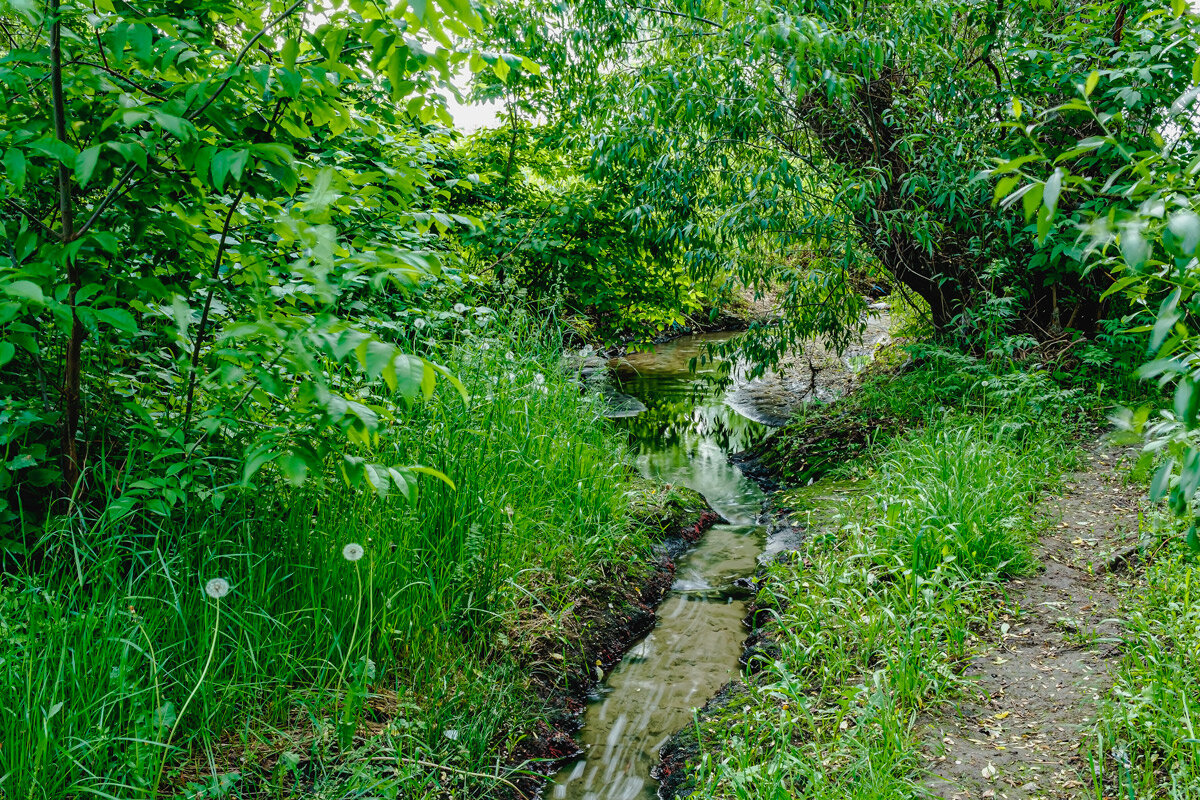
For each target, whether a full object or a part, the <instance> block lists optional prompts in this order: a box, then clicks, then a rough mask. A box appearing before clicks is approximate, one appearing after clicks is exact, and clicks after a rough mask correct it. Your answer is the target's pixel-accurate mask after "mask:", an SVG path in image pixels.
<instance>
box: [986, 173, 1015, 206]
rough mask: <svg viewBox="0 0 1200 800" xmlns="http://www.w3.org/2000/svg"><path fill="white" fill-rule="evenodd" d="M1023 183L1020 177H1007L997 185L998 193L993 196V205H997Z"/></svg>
mask: <svg viewBox="0 0 1200 800" xmlns="http://www.w3.org/2000/svg"><path fill="white" fill-rule="evenodd" d="M1020 182H1021V177H1020V176H1019V175H1007V176H1005V177H1003V178H1001V179H1000V181H999V182H998V183H997V184H996V191H995V193H994V194H993V195H992V204H993V205H995V204H996V203H999V202H1000V201H1001V200H1003V199H1004V198H1005V197H1007V196H1008V193H1009V192H1011V191H1012V190H1013V187H1014V186H1016V185H1017V184H1018V183H1020Z"/></svg>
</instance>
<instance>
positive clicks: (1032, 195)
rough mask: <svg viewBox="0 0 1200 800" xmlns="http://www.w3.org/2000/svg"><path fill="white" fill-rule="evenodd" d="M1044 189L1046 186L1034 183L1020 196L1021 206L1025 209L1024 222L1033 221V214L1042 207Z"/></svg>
mask: <svg viewBox="0 0 1200 800" xmlns="http://www.w3.org/2000/svg"><path fill="white" fill-rule="evenodd" d="M1045 189H1046V184H1044V183H1035V184H1034V185H1033V186H1031V187H1029V191H1027V192H1026V193H1025V194H1024V195H1022V196H1021V206H1022V208H1024V209H1025V221H1026V222H1028V221H1029V220H1031V219H1033V215H1034V212H1036V211H1037V210H1038V208H1039V207H1040V206H1041V205H1042V193H1043V192H1044V191H1045Z"/></svg>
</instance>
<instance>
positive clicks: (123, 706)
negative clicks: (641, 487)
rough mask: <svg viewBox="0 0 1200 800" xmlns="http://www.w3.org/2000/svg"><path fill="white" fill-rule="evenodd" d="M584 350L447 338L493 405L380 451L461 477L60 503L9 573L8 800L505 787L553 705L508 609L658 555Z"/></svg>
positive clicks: (471, 407)
mask: <svg viewBox="0 0 1200 800" xmlns="http://www.w3.org/2000/svg"><path fill="white" fill-rule="evenodd" d="M560 353H561V346H560V342H559V340H558V339H557V337H556V336H553V335H544V334H537V335H534V334H530V333H528V332H527V329H522V328H520V327H517V328H515V329H512V330H508V331H501V330H492V331H490V332H488V333H487V334H486V335H480V336H475V337H473V338H470V339H468V340H466V341H464V342H462V343H460V344H459V345H457V346H456V347H454V348H452V349H448V350H445V351H444V352H442V353H440V354H439V356H438V357H439V359H440V360H441V361H442V362H443V363H445V364H446V365H447V366H448V367H449V368H450V369H451V370H452V371H453V372H454V373H455V374H457V375H459V376H461V378H462V380H463V382H464V383H465V385H466V389H467V392H468V393H469V396H470V401H469V402H466V401H464V399H463V398H462V397H460V396H459V395H458V394H457V393H455V392H441V391H439V392H437V393H435V394H434V395H433V397H432V398H430V399H429V400H428V401H427V402H424V403H420V404H417V405H415V406H413V407H412V408H411V409H410V410H409V412H408V419H407V420H405V424H403V425H401V426H398V431H397V434H396V436H395V438H394V439H392V440H390V441H382V442H378V443H377V447H378V448H379V449H380V450H381V451H385V450H386V451H389V452H390V453H391V455H390V456H389V458H392V459H393V460H399V462H400V463H422V464H426V465H428V466H431V467H435V468H437V469H438V470H440V471H442V472H444V473H445V474H446V475H447V476H449V477H450V479H451V480H453V481H454V482H455V484H456V485H455V487H454V488H451V487H449V486H447V485H445V484H443V483H441V482H439V481H437V480H435V479H432V478H430V479H426V480H424V481H422V482H421V484H420V486H419V491H418V493H417V496H416V497H415V498H414V499H412V500H411V501H406V500H405V499H403V498H401V497H398V496H389V497H385V498H380V497H378V496H376V495H374V494H364V493H362V492H355V491H351V490H348V489H346V488H345V487H344V485H343V484H342V482H341V480H340V477H339V476H338V475H337V474H333V473H331V474H329V475H326V476H323V477H324V479H323V480H322V481H321V482H319V483H313V482H311V481H310V482H309V483H308V484H306V486H305V488H303V489H296V488H292V487H291V486H289V485H288V483H287V482H286V481H285V480H284V479H283V478H282V476H277V475H273V474H272V473H270V472H269V471H264V472H263V473H260V476H259V477H258V478H256V484H255V485H254V486H253V487H251V488H250V489H249V490H240V489H238V487H236V486H232V487H231V486H214V487H212V488H213V491H215V492H222V493H224V494H226V495H227V496H228V498H229V499H228V501H227V502H226V503H225V504H224V505H222V506H221V507H220V508H218V509H215V510H214V508H213V507H212V505H211V504H205V505H200V504H193V505H190V506H184V507H183V509H182V510H180V509H179V508H178V507H176V509H175V510H174V511H173V512H171V513H170V514H169V515H162V514H156V513H153V511H152V510H151V509H150V508H149V507H142V506H138V507H136V508H134V509H133V510H132V511H127V512H126V513H123V514H107V513H98V514H90V513H89V514H87V515H84V514H80V515H78V516H76V517H72V518H69V519H64V518H58V519H53V520H51V521H50V522H48V523H47V524H46V526H45V528H44V533H43V535H42V537H41V540H40V541H37V542H31V543H30V548H29V549H30V551H31V552H32V553H33V554H34V555H33V557H31V558H30V559H28V560H27V561H25V562H24V566H23V568H22V569H21V570H20V571H16V572H13V573H10V574H6V575H4V577H3V586H2V589H0V743H2V744H0V797H3V798H20V799H21V800H40V799H41V798H47V799H49V798H55V799H57V798H63V797H79V796H85V795H87V796H98V797H108V798H120V799H121V800H132V799H133V798H143V797H154V796H158V795H162V794H175V793H176V792H178V791H181V790H185V789H186V791H187V793H188V794H189V796H191V797H217V796H233V795H236V796H239V797H246V796H255V795H257V796H276V797H286V796H293V795H295V794H298V793H303V792H309V791H315V792H318V794H319V793H320V792H323V791H334V789H331V788H329V787H340V788H337V789H336V791H335V794H336V796H341V794H343V793H344V792H347V791H369V792H371V793H372V794H375V795H378V796H396V795H397V794H399V795H400V796H409V797H424V796H429V795H430V794H449V795H453V794H455V793H461V792H462V791H465V790H467V789H471V790H472V791H478V790H480V789H489V788H494V787H496V786H498V785H500V784H499V780H498V779H496V778H492V777H489V775H500V776H503V774H504V769H503V768H502V765H499V764H496V763H495V754H496V753H497V752H503V751H505V750H506V746H505V741H504V737H505V736H513V735H518V734H519V732H520V731H521V730H522V728H523V726H524V725H526V724H528V723H531V722H532V721H533V719H534V718H535V717H536V715H537V713H538V711H537V709H536V708H531V707H529V705H528V704H527V703H523V702H522V701H521V699H520V698H521V697H522V694H521V692H520V687H521V686H522V682H523V681H524V680H525V678H524V677H523V675H522V673H521V671H520V670H519V668H518V667H519V665H517V664H516V663H514V661H513V659H512V657H510V656H508V655H506V654H505V653H506V651H507V650H509V649H511V648H505V647H504V646H503V641H504V636H505V633H504V631H505V627H506V624H507V621H509V620H511V619H513V618H514V617H515V616H516V614H517V613H518V611H520V610H523V609H525V610H527V609H528V608H529V607H530V606H531V605H538V604H541V605H546V606H549V607H553V606H554V605H555V604H556V603H561V602H563V601H562V600H561V598H564V597H566V596H568V595H569V594H571V593H572V592H574V591H577V590H578V588H579V587H580V586H582V585H583V583H584V582H585V581H588V580H591V579H593V578H594V577H596V571H597V570H599V569H602V568H604V567H605V565H608V566H610V567H611V565H613V564H618V565H623V566H622V567H621V569H623V570H625V571H627V572H636V571H637V570H638V569H639V566H638V565H639V564H643V563H645V562H646V560H647V558H648V554H649V540H648V537H647V534H646V533H645V532H644V531H643V530H642V529H641V528H636V527H633V526H631V525H630V524H629V520H628V504H629V503H628V498H627V497H626V496H625V493H626V489H627V482H628V474H627V473H628V468H627V467H626V466H625V465H624V461H625V458H624V455H625V454H624V445H622V444H621V443H620V438H619V437H618V436H617V435H616V433H615V431H614V430H613V429H612V428H611V427H610V426H609V425H608V423H607V422H605V421H604V420H603V419H600V418H599V414H598V413H597V412H596V411H594V410H591V409H589V408H588V407H587V406H588V403H590V402H592V400H591V399H589V398H587V397H584V398H583V399H582V400H581V398H580V391H579V387H578V385H577V383H575V382H574V381H573V380H572V379H571V377H570V376H568V375H566V374H564V373H562V372H561V370H560V368H559V358H560ZM581 403H582V406H581ZM129 469H130V472H131V474H132V475H134V476H135V479H136V474H137V469H138V468H137V465H132V464H131V465H129ZM120 489H121V487H120V485H119V484H115V485H113V486H110V488H109V490H110V493H111V494H110V497H109V501H110V507H111V504H113V503H115V502H116V501H117V500H119V498H120ZM347 545H359V546H360V548H361V549H355V548H353V547H351V548H349V549H346V548H347ZM213 579H221V580H222V581H225V582H227V585H226V584H223V583H219V582H218V583H217V584H211V585H210V583H209V582H210V581H212V580H213ZM206 586H207V587H208V589H209V591H208V593H207V594H206V591H205V588H206ZM497 643H500V645H501V646H499V647H496V645H497ZM365 734H372V736H371V737H370V739H369V741H368V739H367V737H366V736H365ZM385 770H386V772H385ZM393 772H394V774H392V777H390V778H387V779H384V778H382V777H381V775H383V774H391V773H393ZM323 787H324V788H323Z"/></svg>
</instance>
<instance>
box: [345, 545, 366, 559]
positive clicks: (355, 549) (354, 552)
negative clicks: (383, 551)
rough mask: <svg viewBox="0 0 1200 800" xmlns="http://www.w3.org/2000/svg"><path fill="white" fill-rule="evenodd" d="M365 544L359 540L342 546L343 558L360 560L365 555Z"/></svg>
mask: <svg viewBox="0 0 1200 800" xmlns="http://www.w3.org/2000/svg"><path fill="white" fill-rule="evenodd" d="M364 552H365V551H364V550H363V546H362V545H361V544H358V543H357V542H351V543H350V544H348V545H346V546H345V547H343V548H342V558H344V559H346V560H347V561H358V560H359V559H360V558H362V557H363V553H364Z"/></svg>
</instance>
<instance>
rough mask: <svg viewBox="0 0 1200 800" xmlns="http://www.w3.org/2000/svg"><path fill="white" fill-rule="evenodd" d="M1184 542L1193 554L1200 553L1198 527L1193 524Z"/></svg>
mask: <svg viewBox="0 0 1200 800" xmlns="http://www.w3.org/2000/svg"><path fill="white" fill-rule="evenodd" d="M1184 542H1186V543H1187V546H1188V549H1189V550H1191V551H1192V552H1193V553H1200V533H1198V532H1197V529H1196V525H1195V524H1194V523H1193V524H1192V526H1191V527H1190V528H1188V530H1187V536H1185V537H1184Z"/></svg>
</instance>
